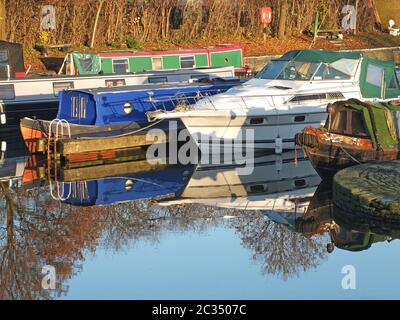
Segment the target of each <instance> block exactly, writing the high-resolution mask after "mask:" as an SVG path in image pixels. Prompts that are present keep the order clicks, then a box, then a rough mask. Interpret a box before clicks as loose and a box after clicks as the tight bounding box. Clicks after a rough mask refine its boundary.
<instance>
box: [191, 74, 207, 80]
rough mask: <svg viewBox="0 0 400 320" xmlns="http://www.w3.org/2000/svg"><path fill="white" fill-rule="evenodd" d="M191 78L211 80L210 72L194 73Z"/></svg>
mask: <svg viewBox="0 0 400 320" xmlns="http://www.w3.org/2000/svg"><path fill="white" fill-rule="evenodd" d="M190 79H195V80H199V81H200V80H204V81H206V80H210V76H209V75H208V74H192V75H191V76H190Z"/></svg>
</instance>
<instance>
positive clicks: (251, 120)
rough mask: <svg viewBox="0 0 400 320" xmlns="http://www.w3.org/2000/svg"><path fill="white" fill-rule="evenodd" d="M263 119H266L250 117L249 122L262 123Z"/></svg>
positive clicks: (253, 123)
mask: <svg viewBox="0 0 400 320" xmlns="http://www.w3.org/2000/svg"><path fill="white" fill-rule="evenodd" d="M265 120H266V119H265V118H251V119H250V124H252V125H257V124H263V123H264V122H265Z"/></svg>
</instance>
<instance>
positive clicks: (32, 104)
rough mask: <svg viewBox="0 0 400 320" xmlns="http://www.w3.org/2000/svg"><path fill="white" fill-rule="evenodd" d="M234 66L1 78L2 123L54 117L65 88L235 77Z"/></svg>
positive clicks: (155, 83)
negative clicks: (30, 118)
mask: <svg viewBox="0 0 400 320" xmlns="http://www.w3.org/2000/svg"><path fill="white" fill-rule="evenodd" d="M234 75H235V72H234V68H233V67H223V68H203V69H185V70H167V71H147V72H141V73H125V74H100V75H99V74H95V75H79V76H66V75H57V76H29V77H24V78H14V79H7V80H0V103H1V107H0V114H4V116H2V119H4V120H2V121H1V123H0V129H1V128H2V127H5V126H7V127H10V126H17V125H18V124H19V120H20V119H21V118H23V117H37V118H39V119H45V120H51V119H53V118H55V117H56V115H57V110H58V103H59V93H60V92H61V91H63V90H68V89H75V90H83V89H90V88H102V87H116V86H118V87H119V86H135V85H144V84H154V86H156V85H160V84H163V83H179V82H184V83H186V84H188V83H189V82H190V81H193V80H194V79H195V80H196V79H212V78H215V77H221V78H226V77H228V78H229V77H234Z"/></svg>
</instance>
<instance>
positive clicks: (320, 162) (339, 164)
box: [296, 128, 400, 179]
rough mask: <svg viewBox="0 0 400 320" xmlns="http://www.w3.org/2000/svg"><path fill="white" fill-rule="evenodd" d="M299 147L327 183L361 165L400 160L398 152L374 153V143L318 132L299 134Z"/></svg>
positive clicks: (313, 130)
mask: <svg viewBox="0 0 400 320" xmlns="http://www.w3.org/2000/svg"><path fill="white" fill-rule="evenodd" d="M296 144H297V145H300V146H302V148H303V151H304V153H305V154H306V155H307V157H308V158H309V159H310V162H311V164H312V165H313V167H314V169H315V170H316V171H317V172H318V174H319V175H320V176H321V177H322V178H324V179H330V178H332V177H333V176H334V175H335V174H336V173H337V172H338V171H340V170H342V169H345V168H348V167H351V166H354V165H358V164H360V163H365V162H372V161H391V160H396V159H399V155H400V153H399V150H398V149H397V148H390V149H379V150H377V149H374V148H373V146H372V142H371V141H370V139H363V138H355V137H348V136H343V135H336V134H331V133H328V132H327V131H326V130H320V129H314V128H306V129H305V130H304V131H303V132H302V133H299V134H297V135H296Z"/></svg>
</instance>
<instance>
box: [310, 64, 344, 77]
mask: <svg viewBox="0 0 400 320" xmlns="http://www.w3.org/2000/svg"><path fill="white" fill-rule="evenodd" d="M350 77H351V76H350V75H348V74H345V73H344V72H341V71H339V70H337V69H335V68H333V67H332V66H331V65H327V64H322V65H321V66H320V68H319V69H318V71H317V73H316V74H315V76H314V79H313V80H348V79H350Z"/></svg>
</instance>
